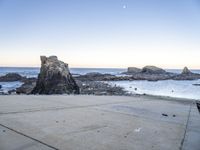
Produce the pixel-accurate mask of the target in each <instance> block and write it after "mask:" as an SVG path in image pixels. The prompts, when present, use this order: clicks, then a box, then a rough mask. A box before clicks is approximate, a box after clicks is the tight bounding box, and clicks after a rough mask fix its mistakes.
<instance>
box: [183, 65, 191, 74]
mask: <svg viewBox="0 0 200 150" xmlns="http://www.w3.org/2000/svg"><path fill="white" fill-rule="evenodd" d="M181 74H192V72H191V71H190V70H189V69H188V68H187V67H184V68H183V71H182V73H181Z"/></svg>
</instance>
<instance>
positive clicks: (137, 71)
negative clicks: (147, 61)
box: [127, 67, 141, 73]
mask: <svg viewBox="0 0 200 150" xmlns="http://www.w3.org/2000/svg"><path fill="white" fill-rule="evenodd" d="M127 72H128V73H139V72H141V69H139V68H136V67H128V71H127Z"/></svg>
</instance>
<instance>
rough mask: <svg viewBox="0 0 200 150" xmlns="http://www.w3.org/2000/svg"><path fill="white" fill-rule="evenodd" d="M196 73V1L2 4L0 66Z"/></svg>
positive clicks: (199, 33) (199, 46) (199, 56)
mask: <svg viewBox="0 0 200 150" xmlns="http://www.w3.org/2000/svg"><path fill="white" fill-rule="evenodd" d="M40 55H46V56H50V55H56V56H58V58H59V59H60V60H62V61H64V62H66V63H68V64H69V66H70V67H93V68H94V67H97V68H105V67H106V68H111V67H112V68H126V67H129V66H134V67H143V66H145V65H155V66H158V67H162V68H171V69H173V68H183V67H184V66H188V67H189V68H191V69H200V0H0V66H17V67H39V66H40Z"/></svg>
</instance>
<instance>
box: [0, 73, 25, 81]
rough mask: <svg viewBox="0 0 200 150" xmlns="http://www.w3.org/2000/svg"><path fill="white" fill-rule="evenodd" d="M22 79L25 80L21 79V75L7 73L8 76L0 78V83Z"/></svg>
mask: <svg viewBox="0 0 200 150" xmlns="http://www.w3.org/2000/svg"><path fill="white" fill-rule="evenodd" d="M23 79H25V77H22V76H21V75H19V74H17V73H8V74H6V75H4V76H1V77H0V82H13V81H21V80H23Z"/></svg>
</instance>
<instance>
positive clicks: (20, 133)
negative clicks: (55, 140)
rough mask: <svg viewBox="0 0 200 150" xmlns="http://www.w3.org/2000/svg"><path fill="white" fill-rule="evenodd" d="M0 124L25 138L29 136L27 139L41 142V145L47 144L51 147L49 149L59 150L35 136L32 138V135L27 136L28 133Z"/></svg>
mask: <svg viewBox="0 0 200 150" xmlns="http://www.w3.org/2000/svg"><path fill="white" fill-rule="evenodd" d="M0 126H2V127H4V128H6V129H8V130H11V131H13V132H15V133H17V134H19V135H22V136H24V137H27V138H29V139H31V140H33V141H36V142H38V143H40V144H42V145H45V146H47V147H49V148H51V149H54V150H59V149H58V148H56V147H53V146H51V145H49V144H47V143H44V142H42V141H40V140H38V139H36V138H33V137H31V136H28V135H26V134H24V133H22V132H19V131H17V130H15V129H12V128H10V127H7V126H5V125H3V124H0Z"/></svg>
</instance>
